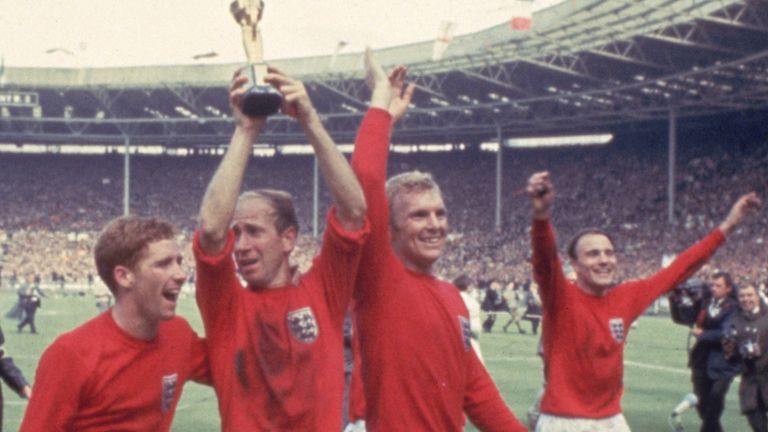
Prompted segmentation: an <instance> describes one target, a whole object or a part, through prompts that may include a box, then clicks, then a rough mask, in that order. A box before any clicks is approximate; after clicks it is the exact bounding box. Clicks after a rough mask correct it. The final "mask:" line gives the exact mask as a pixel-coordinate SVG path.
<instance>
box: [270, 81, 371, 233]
mask: <svg viewBox="0 0 768 432" xmlns="http://www.w3.org/2000/svg"><path fill="white" fill-rule="evenodd" d="M265 81H267V82H269V83H270V84H272V85H273V86H275V87H277V88H278V89H280V92H281V93H282V94H283V97H284V105H283V113H285V114H287V115H289V116H291V117H293V118H295V119H296V120H298V122H299V124H300V125H301V127H302V128H303V129H304V133H305V134H306V136H307V139H309V143H310V144H311V145H312V147H313V148H314V150H315V156H316V157H317V162H318V165H319V167H320V172H321V173H322V175H323V179H324V180H325V183H326V185H328V189H329V190H330V192H331V196H333V200H334V203H335V204H336V216H337V217H338V218H339V221H340V222H341V224H342V226H343V227H344V229H347V230H357V229H360V228H361V227H362V226H363V223H364V221H365V212H366V205H365V196H364V195H363V189H362V188H361V187H360V183H358V181H357V177H355V174H354V173H353V172H352V168H351V167H350V166H349V163H347V160H346V159H345V158H344V155H342V154H341V152H340V151H339V150H338V149H337V148H336V144H335V143H334V142H333V139H332V138H331V136H330V135H328V132H327V131H326V130H325V127H323V123H322V122H321V121H320V116H319V115H318V114H317V111H315V108H314V107H313V106H312V101H311V100H310V99H309V95H308V94H307V90H306V88H305V87H304V83H302V82H301V81H297V80H294V79H292V78H289V77H287V76H286V75H285V74H283V73H281V72H280V71H278V70H276V69H271V70H270V73H269V74H268V75H267V76H266V77H265Z"/></svg>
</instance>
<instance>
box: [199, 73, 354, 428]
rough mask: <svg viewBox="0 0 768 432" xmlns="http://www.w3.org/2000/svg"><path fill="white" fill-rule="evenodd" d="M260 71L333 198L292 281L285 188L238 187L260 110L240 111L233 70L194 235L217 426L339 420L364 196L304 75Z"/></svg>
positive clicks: (292, 221)
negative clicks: (220, 151) (311, 254)
mask: <svg viewBox="0 0 768 432" xmlns="http://www.w3.org/2000/svg"><path fill="white" fill-rule="evenodd" d="M265 80H266V81H267V82H268V83H270V84H271V85H273V86H275V87H276V88H277V89H278V90H279V91H280V92H281V93H282V94H283V98H284V101H285V104H284V106H283V112H284V113H286V114H288V115H290V116H292V117H294V118H296V120H297V121H298V122H299V124H300V125H301V127H302V128H303V129H304V132H305V134H306V136H307V139H308V140H309V143H310V144H311V145H312V147H313V148H314V150H315V156H316V157H317V161H318V165H319V167H320V170H321V172H322V173H323V177H324V179H325V183H326V185H328V188H329V189H330V192H331V195H332V196H333V199H334V206H333V207H332V209H331V210H330V211H329V214H328V219H327V225H326V229H325V235H324V239H323V245H322V249H321V251H320V254H319V255H318V256H317V257H316V258H315V261H314V262H313V265H312V268H311V269H310V270H309V271H308V272H307V273H305V274H304V275H302V277H301V280H300V282H299V283H298V284H294V283H293V278H292V277H293V274H292V272H291V266H290V260H289V258H290V254H291V252H292V251H293V249H294V246H295V245H296V240H297V236H298V234H299V227H298V220H297V218H296V212H295V211H294V208H293V200H292V199H291V196H290V194H288V193H287V192H283V191H276V190H271V189H258V190H255V191H247V192H245V193H243V194H242V195H240V188H241V185H242V182H243V177H244V174H245V169H246V167H247V165H248V161H249V157H250V155H251V152H252V144H253V143H254V142H255V141H256V138H257V137H258V135H259V133H260V132H261V129H262V127H263V125H264V123H265V122H266V118H263V117H258V118H251V117H248V116H246V115H245V114H244V113H243V112H242V110H241V109H240V101H241V99H242V97H243V94H244V92H245V84H246V82H247V78H245V77H244V76H239V74H236V75H235V77H234V78H233V80H232V83H231V85H230V106H231V108H232V111H233V113H234V116H235V131H234V134H233V135H232V139H231V141H230V145H229V147H228V148H227V152H226V154H225V155H224V157H223V159H222V161H221V163H220V165H219V168H218V169H217V171H216V173H215V174H214V176H213V178H212V179H211V181H210V183H209V185H208V190H207V191H206V193H205V196H204V198H203V204H202V207H201V209H200V225H199V230H198V232H197V233H196V235H195V239H194V246H193V248H194V253H195V259H196V261H197V278H196V282H197V293H196V296H197V303H198V305H199V307H200V313H201V314H202V317H203V323H204V324H205V331H206V337H207V338H208V340H209V345H210V353H211V357H210V358H211V371H212V375H213V385H214V388H215V389H216V394H217V396H218V399H219V411H220V414H221V421H222V430H223V431H238V432H239V431H264V430H274V431H288V430H295V431H299V430H301V431H340V430H341V428H342V399H343V392H344V362H343V361H344V358H343V322H344V315H345V312H346V310H347V308H348V304H349V301H350V299H351V297H352V288H353V283H354V280H355V275H356V274H357V266H358V262H359V257H360V252H361V250H362V245H363V243H364V240H365V238H366V234H367V225H366V222H365V221H366V219H365V212H366V206H365V198H364V196H363V192H362V190H361V189H360V186H359V184H358V182H357V179H356V178H355V175H354V173H353V172H352V169H351V168H350V167H349V165H348V164H347V161H346V159H345V158H344V156H343V155H342V154H341V153H340V152H339V151H338V150H337V149H336V146H335V144H334V142H333V140H332V139H331V137H330V136H329V135H328V133H327V132H326V131H325V128H324V127H323V125H322V123H321V121H320V117H319V115H318V114H317V112H315V109H314V108H313V106H312V102H311V101H310V99H309V96H308V95H307V92H306V89H305V88H304V85H303V84H302V83H301V82H300V81H296V80H293V79H291V78H289V77H287V76H285V75H283V74H281V73H279V72H277V71H275V70H272V71H271V72H270V73H269V74H268V75H267V76H266V77H265ZM297 174H298V173H297ZM238 195H239V198H238ZM238 272H239V274H240V276H241V277H242V279H243V280H244V281H245V283H246V284H247V289H245V288H244V287H243V285H242V283H241V282H240V279H239V278H238V276H237V273H238Z"/></svg>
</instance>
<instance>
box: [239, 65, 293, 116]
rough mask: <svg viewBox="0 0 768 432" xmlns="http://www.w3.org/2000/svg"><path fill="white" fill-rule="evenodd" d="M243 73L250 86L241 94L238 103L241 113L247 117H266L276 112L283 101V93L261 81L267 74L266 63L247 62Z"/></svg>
mask: <svg viewBox="0 0 768 432" xmlns="http://www.w3.org/2000/svg"><path fill="white" fill-rule="evenodd" d="M245 73H246V75H247V76H248V82H249V83H251V86H250V87H248V89H247V90H246V91H245V94H243V99H242V102H241V105H240V109H242V111H243V114H245V115H247V116H249V117H266V116H271V115H272V114H275V113H277V112H278V111H279V110H280V106H281V105H282V103H283V95H281V94H280V92H279V91H277V89H276V88H274V87H273V86H271V85H269V84H266V83H263V77H264V75H266V74H267V67H266V65H263V64H249V65H248V66H247V67H246V68H245ZM260 77H261V78H262V79H261V80H260V79H259V78H260Z"/></svg>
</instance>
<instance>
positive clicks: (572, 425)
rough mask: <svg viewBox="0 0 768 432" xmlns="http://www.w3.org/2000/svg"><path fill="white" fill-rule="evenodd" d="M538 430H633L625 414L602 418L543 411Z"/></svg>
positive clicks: (613, 431) (604, 431) (583, 431)
mask: <svg viewBox="0 0 768 432" xmlns="http://www.w3.org/2000/svg"><path fill="white" fill-rule="evenodd" d="M536 432H631V431H630V429H629V425H628V424H627V420H626V419H625V418H624V414H616V415H615V416H612V417H606V418H602V419H588V418H580V417H558V416H553V415H551V414H544V413H541V416H539V421H538V423H536Z"/></svg>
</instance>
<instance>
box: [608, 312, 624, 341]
mask: <svg viewBox="0 0 768 432" xmlns="http://www.w3.org/2000/svg"><path fill="white" fill-rule="evenodd" d="M608 325H609V326H610V328H611V336H613V338H614V339H615V340H616V342H618V343H622V342H624V336H625V333H624V320H623V319H622V318H611V319H609V320H608Z"/></svg>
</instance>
